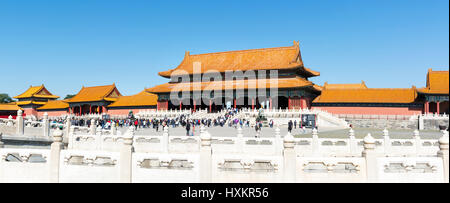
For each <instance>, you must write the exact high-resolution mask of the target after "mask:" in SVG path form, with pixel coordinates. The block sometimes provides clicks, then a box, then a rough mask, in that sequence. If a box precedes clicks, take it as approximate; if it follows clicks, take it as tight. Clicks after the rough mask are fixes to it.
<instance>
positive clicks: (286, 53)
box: [159, 41, 320, 78]
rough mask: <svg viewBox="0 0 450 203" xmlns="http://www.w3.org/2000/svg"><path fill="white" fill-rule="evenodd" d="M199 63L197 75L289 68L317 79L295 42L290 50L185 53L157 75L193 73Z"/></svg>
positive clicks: (316, 73)
mask: <svg viewBox="0 0 450 203" xmlns="http://www.w3.org/2000/svg"><path fill="white" fill-rule="evenodd" d="M195 62H200V63H201V70H202V71H201V72H202V73H204V72H206V71H211V70H214V71H218V72H222V73H223V72H225V71H238V70H239V71H247V70H280V69H292V70H297V71H299V72H300V73H301V74H302V75H304V76H305V77H314V76H319V75H320V73H319V72H316V71H313V70H310V69H308V68H305V67H304V65H303V61H302V58H301V53H300V45H299V42H296V41H294V45H293V46H290V47H277V48H265V49H250V50H241V51H228V52H218V53H208V54H198V55H190V54H189V52H186V55H185V58H184V59H183V61H182V62H181V64H180V65H179V66H178V67H177V68H175V69H172V70H168V71H164V72H160V73H159V75H160V76H163V77H166V78H170V77H171V76H172V75H174V76H177V75H184V74H190V75H191V74H193V73H194V63H195Z"/></svg>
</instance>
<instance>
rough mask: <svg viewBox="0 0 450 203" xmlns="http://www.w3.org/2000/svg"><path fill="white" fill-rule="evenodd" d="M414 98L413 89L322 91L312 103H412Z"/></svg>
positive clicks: (414, 90) (415, 94)
mask: <svg viewBox="0 0 450 203" xmlns="http://www.w3.org/2000/svg"><path fill="white" fill-rule="evenodd" d="M416 98H417V90H416V88H415V87H413V88H405V89H403V88H395V89H394V88H393V89H388V88H366V89H324V90H323V91H322V94H321V95H320V96H318V97H317V98H316V99H315V100H314V101H313V103H412V102H414V101H415V100H416Z"/></svg>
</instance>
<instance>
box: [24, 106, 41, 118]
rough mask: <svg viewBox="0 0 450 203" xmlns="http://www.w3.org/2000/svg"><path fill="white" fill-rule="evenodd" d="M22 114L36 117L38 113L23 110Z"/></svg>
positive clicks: (33, 110)
mask: <svg viewBox="0 0 450 203" xmlns="http://www.w3.org/2000/svg"><path fill="white" fill-rule="evenodd" d="M23 114H25V115H29V116H38V112H37V111H36V109H33V108H24V109H23Z"/></svg>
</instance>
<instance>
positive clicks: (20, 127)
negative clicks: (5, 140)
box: [16, 109, 25, 135]
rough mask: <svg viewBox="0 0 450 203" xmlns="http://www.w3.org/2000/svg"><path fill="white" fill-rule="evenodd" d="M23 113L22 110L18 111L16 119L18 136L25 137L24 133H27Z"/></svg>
mask: <svg viewBox="0 0 450 203" xmlns="http://www.w3.org/2000/svg"><path fill="white" fill-rule="evenodd" d="M22 113H23V112H22V110H20V109H19V110H18V111H17V118H16V127H17V131H16V134H17V135H23V134H24V131H25V124H24V122H23V116H22Z"/></svg>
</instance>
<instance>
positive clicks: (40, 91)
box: [14, 85, 59, 99]
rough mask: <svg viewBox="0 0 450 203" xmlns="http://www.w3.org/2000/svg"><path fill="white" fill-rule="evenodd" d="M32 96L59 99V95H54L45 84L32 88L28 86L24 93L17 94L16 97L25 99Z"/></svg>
mask: <svg viewBox="0 0 450 203" xmlns="http://www.w3.org/2000/svg"><path fill="white" fill-rule="evenodd" d="M32 97H36V98H46V99H57V98H59V97H58V96H55V95H53V94H52V93H50V92H49V91H48V90H47V88H45V86H44V85H41V86H35V87H33V86H31V87H30V88H28V90H27V91H25V92H24V93H22V94H20V95H18V96H15V97H14V98H15V99H24V98H32Z"/></svg>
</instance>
